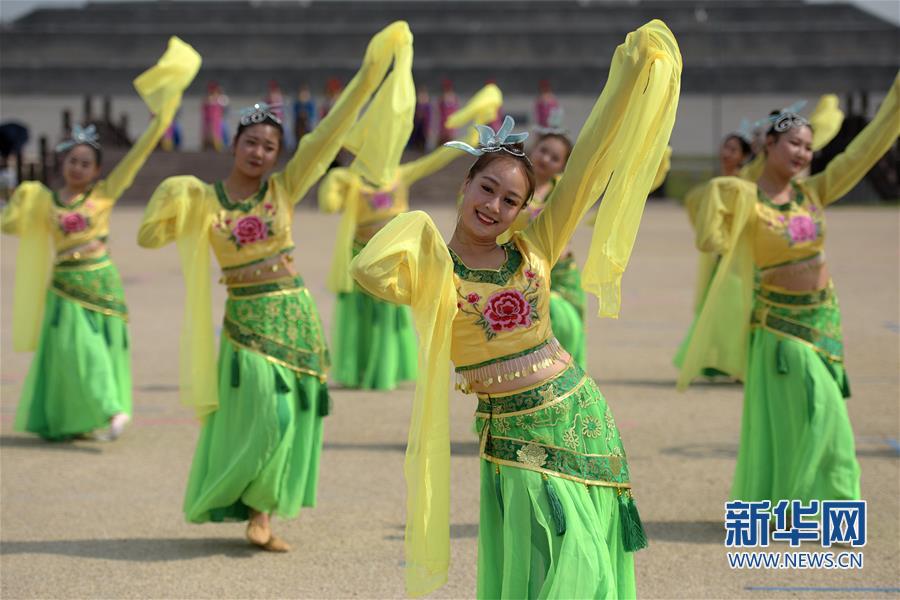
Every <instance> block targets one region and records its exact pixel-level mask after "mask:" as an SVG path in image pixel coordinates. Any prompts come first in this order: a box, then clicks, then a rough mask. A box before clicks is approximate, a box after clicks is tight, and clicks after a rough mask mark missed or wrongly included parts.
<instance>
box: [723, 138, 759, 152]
mask: <svg viewBox="0 0 900 600" xmlns="http://www.w3.org/2000/svg"><path fill="white" fill-rule="evenodd" d="M731 140H737V143H738V144H739V145H740V147H741V154H743V155H744V156H750V155H751V154H752V153H753V149H752V148H751V147H750V142H748V141H747V140H745V139H744V138H743V137H741V136H740V135H738V134H736V133H730V134H728V135H727V136H725V139H724V140H722V145H723V146H724V145H725V144H726V143H727V142H729V141H731Z"/></svg>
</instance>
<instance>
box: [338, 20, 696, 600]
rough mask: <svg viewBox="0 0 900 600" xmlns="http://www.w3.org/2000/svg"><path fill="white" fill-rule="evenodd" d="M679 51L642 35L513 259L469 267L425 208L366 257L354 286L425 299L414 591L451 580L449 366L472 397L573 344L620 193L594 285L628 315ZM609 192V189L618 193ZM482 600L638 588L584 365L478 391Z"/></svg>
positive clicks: (630, 523) (414, 445) (416, 428)
mask: <svg viewBox="0 0 900 600" xmlns="http://www.w3.org/2000/svg"><path fill="white" fill-rule="evenodd" d="M680 74H681V56H680V53H679V51H678V46H677V44H676V42H675V39H674V37H673V36H672V34H671V32H670V31H669V30H668V29H667V28H666V26H665V25H664V24H663V23H661V22H660V21H653V22H651V23H649V24H647V25H645V26H644V27H642V28H640V29H638V30H637V31H635V32H633V33H631V34H629V36H628V38H627V39H626V41H625V43H624V44H623V45H622V46H620V47H619V48H618V49H617V51H616V54H615V56H614V57H613V62H612V66H611V68H610V74H609V79H608V82H607V85H606V87H605V89H604V90H603V93H602V94H601V95H600V98H599V100H598V101H597V104H596V106H595V107H594V109H593V111H592V113H591V115H590V116H589V118H588V121H587V123H586V124H585V126H584V128H583V130H582V131H581V134H580V136H579V138H578V141H577V142H576V144H575V147H574V149H573V151H572V155H571V158H570V159H569V162H568V166H567V168H566V171H565V174H564V175H563V177H562V178H561V179H560V181H559V183H558V184H557V185H556V187H555V188H554V191H553V194H552V196H551V197H550V199H549V201H548V202H547V206H546V208H545V209H544V210H543V211H542V212H541V214H540V215H538V217H537V218H536V219H534V220H533V221H531V222H530V223H529V225H528V226H527V227H526V228H525V230H524V231H522V232H520V233H516V234H515V235H513V237H512V239H511V240H510V241H509V242H507V243H505V244H503V248H504V249H505V250H506V261H505V262H504V264H503V265H502V266H501V268H500V269H497V270H482V269H470V268H468V267H467V266H466V265H465V264H463V262H462V261H461V260H460V259H459V258H458V257H456V256H455V255H454V254H453V253H452V252H451V251H450V250H449V249H448V247H447V245H446V244H445V243H444V241H443V240H442V239H441V236H440V234H439V232H438V231H437V229H436V227H435V226H434V224H433V223H432V221H431V220H430V219H429V218H428V216H427V215H425V214H424V213H421V212H412V213H408V214H404V215H400V216H398V217H396V218H395V219H394V220H393V221H391V222H390V223H389V224H388V225H387V226H386V227H384V228H383V229H382V230H381V231H380V232H378V233H377V234H376V235H375V236H374V237H373V238H372V239H371V240H370V241H369V243H368V244H366V247H365V248H363V249H362V251H361V252H360V253H359V254H358V255H357V257H356V258H355V259H354V260H353V265H352V272H353V276H354V278H355V279H356V281H357V282H358V283H359V285H360V286H362V287H363V288H364V289H365V290H366V291H368V292H369V293H371V294H373V295H375V296H377V297H379V298H382V299H384V300H386V301H390V302H397V303H403V304H409V305H410V306H411V309H412V313H413V318H414V320H415V323H416V330H417V332H418V334H419V343H420V355H419V356H420V360H419V381H418V382H417V386H416V397H415V402H414V406H413V414H412V422H411V424H410V432H409V444H408V447H407V456H406V467H405V471H406V481H407V486H408V499H407V527H406V585H407V591H408V592H409V593H410V594H412V595H421V594H425V593H428V592H430V591H432V590H434V589H435V588H437V587H439V586H440V585H442V584H443V583H444V582H445V581H446V577H447V568H448V563H449V482H450V477H449V464H450V438H449V409H448V392H447V388H448V383H449V381H448V372H447V363H448V362H449V361H451V360H452V361H453V363H454V364H455V365H456V371H457V376H458V377H459V383H460V387H461V388H462V389H463V390H464V391H465V390H468V389H470V386H471V385H472V384H473V383H475V382H478V383H479V385H480V386H482V387H486V388H487V389H488V390H489V389H491V386H493V385H494V384H495V383H497V382H499V381H504V382H511V381H516V380H517V379H521V378H522V377H523V376H525V375H527V374H528V373H534V372H537V370H538V369H539V368H542V367H543V366H547V365H549V364H551V363H552V362H553V360H554V359H555V358H558V357H559V356H561V355H564V351H563V350H562V348H561V346H560V344H559V342H558V341H557V340H556V338H555V337H554V336H553V331H552V329H551V326H550V302H551V299H550V297H551V294H550V290H549V283H550V276H551V271H552V268H553V265H555V264H556V263H557V262H558V260H559V258H560V256H561V255H562V254H563V252H564V251H565V248H566V247H567V245H568V243H569V239H570V238H571V236H572V234H573V232H574V231H575V228H576V227H577V226H578V223H579V222H580V221H581V220H582V217H583V215H584V213H585V211H586V210H587V209H588V208H589V207H590V206H591V204H593V203H594V202H595V201H596V199H597V198H598V197H600V196H601V195H603V196H604V200H603V202H602V203H601V205H600V209H599V212H600V216H599V218H598V219H597V220H596V222H595V225H594V237H593V242H592V245H591V250H590V253H589V255H588V259H587V262H586V263H585V264H586V266H585V269H584V273H583V275H584V277H583V282H584V287H585V289H586V290H587V291H590V292H593V293H594V294H596V295H597V296H598V297H599V299H600V313H601V315H602V316H610V317H615V316H616V315H617V314H618V311H619V304H620V282H621V277H622V274H623V272H624V269H625V267H626V265H627V263H628V258H629V256H630V254H631V250H632V246H633V244H634V239H635V236H636V234H637V228H638V225H639V223H640V218H641V214H642V212H643V206H644V202H645V200H646V198H647V194H648V193H649V191H650V185H651V182H652V180H653V178H654V175H655V173H656V166H657V165H658V164H659V162H660V160H661V158H662V155H663V152H664V150H665V147H666V143H667V142H668V138H669V135H670V133H671V130H672V126H673V124H674V118H675V111H676V106H677V103H678V94H679V83H680ZM604 192H605V195H604ZM478 401H479V408H478V411H477V412H476V415H475V416H476V427H477V429H478V431H479V433H480V438H481V451H480V455H481V459H482V462H481V519H480V524H479V552H478V589H477V594H478V596H479V597H481V598H507V597H514V598H520V597H541V598H609V597H634V595H635V587H634V568H633V561H632V556H631V554H630V552H631V551H634V550H637V549H639V548H641V547H642V546H643V545H644V544H645V543H646V540H645V537H644V533H643V529H642V527H641V525H640V518H639V517H638V515H637V509H636V507H635V504H634V500H633V498H632V495H631V483H630V475H629V468H628V463H627V460H626V458H625V452H624V450H623V447H622V443H621V439H620V436H619V433H618V430H617V428H616V426H615V422H614V420H613V417H612V413H611V411H610V410H609V407H608V406H607V403H606V400H605V399H604V398H603V396H602V394H601V393H600V392H599V390H598V389H597V387H596V385H595V383H594V382H593V380H592V379H591V378H590V377H587V376H585V374H584V372H583V371H582V370H581V368H580V367H578V366H577V365H576V364H574V363H571V364H570V365H569V367H568V369H566V370H564V371H563V372H562V373H560V374H558V375H557V376H554V377H550V378H548V379H546V380H544V381H541V382H539V383H537V384H535V385H529V386H522V388H521V389H517V390H513V391H507V392H503V393H497V394H491V393H485V394H481V393H480V394H478Z"/></svg>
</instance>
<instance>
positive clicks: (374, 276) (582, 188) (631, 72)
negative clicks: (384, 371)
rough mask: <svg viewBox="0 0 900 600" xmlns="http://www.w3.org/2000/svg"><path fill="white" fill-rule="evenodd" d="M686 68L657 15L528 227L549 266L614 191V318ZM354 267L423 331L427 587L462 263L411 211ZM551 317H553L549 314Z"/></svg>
mask: <svg viewBox="0 0 900 600" xmlns="http://www.w3.org/2000/svg"><path fill="white" fill-rule="evenodd" d="M680 75H681V55H680V53H679V50H678V45H677V43H676V42H675V38H674V36H673V35H672V33H671V32H670V31H669V29H668V28H667V27H666V26H665V24H664V23H662V22H661V21H651V22H650V23H648V24H647V25H645V26H643V27H641V28H640V29H638V30H637V31H635V32H632V33H631V34H629V35H628V37H627V38H626V40H625V43H624V44H622V45H621V46H619V47H618V48H617V50H616V53H615V55H614V56H613V60H612V66H611V69H610V74H609V79H608V81H607V84H606V87H605V88H604V91H603V93H602V94H601V95H600V98H599V99H598V101H597V104H596V105H595V107H594V110H593V111H592V112H591V116H590V117H589V118H588V121H587V123H586V124H585V126H584V129H583V130H582V132H581V135H580V136H579V138H578V141H577V142H576V144H575V147H574V148H573V151H572V155H571V157H570V159H569V162H568V165H567V167H566V171H565V173H564V174H563V177H562V179H561V180H560V182H559V184H558V185H557V186H556V188H555V189H554V191H553V192H552V195H551V200H549V201H548V203H547V208H545V209H544V210H543V211H542V212H541V214H540V215H539V216H538V217H537V218H536V219H535V220H534V221H532V222H531V223H530V224H529V226H528V227H527V229H526V230H525V232H524V233H523V234H521V235H523V236H524V237H525V238H526V240H527V245H528V246H529V247H530V248H534V250H535V252H536V254H538V255H540V256H541V257H542V262H543V264H544V267H543V268H544V269H545V270H547V271H549V268H550V266H552V264H553V263H555V262H556V261H557V260H558V258H559V256H560V253H562V252H563V250H564V249H565V247H566V245H567V244H568V242H569V239H570V237H571V236H572V233H573V232H574V230H575V227H576V226H577V224H578V222H579V221H580V220H581V218H582V217H583V216H584V214H585V212H586V211H587V210H588V209H589V208H590V206H591V205H592V204H593V203H594V202H595V201H596V199H597V198H598V197H600V196H601V195H603V194H604V192H606V195H605V196H604V200H603V203H602V206H601V211H602V215H601V218H600V219H598V223H597V225H596V226H595V232H594V238H593V240H592V245H591V253H590V258H589V260H588V266H587V267H586V268H585V274H586V276H587V277H588V282H589V284H588V286H589V287H588V289H590V290H591V291H594V293H597V294H598V295H599V296H600V299H601V314H603V315H606V316H615V315H617V314H618V309H619V297H620V294H619V285H620V280H621V276H622V272H623V271H624V269H625V266H626V265H627V262H628V257H629V255H630V253H631V246H632V244H633V243H634V238H635V235H636V233H637V227H638V224H639V222H640V217H641V213H642V210H643V206H644V203H645V200H646V198H647V194H648V193H649V191H650V185H651V183H652V182H653V179H654V175H655V174H656V172H657V166H658V165H659V164H660V161H661V160H662V157H663V153H664V152H665V148H666V145H667V143H668V140H669V136H670V134H671V130H672V126H673V124H674V117H675V110H676V106H677V102H678V95H679V88H680ZM351 268H352V273H353V277H354V278H355V279H356V281H357V282H358V283H359V284H360V286H362V287H363V288H364V289H365V290H366V291H368V292H369V293H371V294H372V295H374V296H376V297H379V298H381V299H384V300H387V301H390V302H395V303H405V304H410V305H411V307H412V312H413V315H414V318H415V320H416V327H417V330H418V333H419V342H420V344H419V348H420V352H421V354H420V359H419V360H420V363H419V365H420V366H419V373H420V379H419V383H418V384H417V386H416V397H415V404H414V408H413V416H412V420H411V423H410V431H409V444H408V447H407V454H406V481H407V489H408V497H407V527H406V565H407V567H406V587H407V592H408V593H410V594H411V595H416V596H418V595H423V594H426V593H428V592H430V591H432V590H434V589H435V588H437V587H439V586H440V585H442V584H443V583H444V582H445V581H446V578H447V569H448V566H449V481H450V476H449V471H448V469H449V458H450V455H449V453H450V447H449V442H448V437H449V424H448V421H449V414H448V407H447V402H448V400H447V396H448V389H447V388H448V364H447V363H448V361H449V358H450V346H451V343H452V338H453V336H452V327H453V322H454V318H455V315H456V310H457V309H456V306H455V303H456V288H455V286H454V284H453V281H454V280H453V263H452V260H451V258H450V255H449V252H448V250H447V247H446V245H445V243H444V242H443V240H442V239H441V237H440V235H439V233H438V231H437V229H436V227H435V226H434V224H433V223H432V222H431V220H430V219H429V218H428V216H427V215H425V214H424V213H421V212H411V213H407V214H405V215H400V216H398V217H396V218H395V219H394V220H392V221H391V222H390V223H389V224H388V225H386V226H385V227H384V228H383V229H382V230H381V231H379V232H378V233H377V234H376V235H375V236H374V237H373V238H372V239H371V240H370V241H369V242H368V243H367V244H366V247H365V248H363V250H362V251H361V252H360V253H359V255H357V257H356V258H355V259H354V260H353V263H352V267H351ZM542 317H543V318H545V319H546V320H549V314H548V315H542ZM542 341H543V340H540V339H534V340H530V339H528V340H525V339H521V340H520V343H522V344H524V343H526V342H527V343H530V344H531V346H534V345H536V344H539V343H540V342H542ZM461 352H465V351H464V350H462V351H461ZM462 358H465V357H464V356H463V357H461V360H462Z"/></svg>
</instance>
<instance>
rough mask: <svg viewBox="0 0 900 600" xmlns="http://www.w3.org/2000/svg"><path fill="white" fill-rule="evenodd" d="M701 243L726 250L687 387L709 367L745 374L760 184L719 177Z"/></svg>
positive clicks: (696, 334)
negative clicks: (756, 211)
mask: <svg viewBox="0 0 900 600" xmlns="http://www.w3.org/2000/svg"><path fill="white" fill-rule="evenodd" d="M702 196H703V197H702V200H701V201H700V203H699V208H698V213H697V221H696V230H697V231H696V234H697V248H698V249H699V250H701V251H703V252H717V253H719V254H721V255H722V258H721V259H720V261H719V265H718V268H717V269H716V273H715V276H714V277H713V278H712V282H711V283H710V285H709V289H708V291H707V293H706V297H705V298H704V299H703V302H702V305H701V306H700V309H699V311H698V312H697V316H696V319H695V321H694V327H693V331H692V334H691V338H690V340H688V342H687V344H686V348H685V352H684V355H683V359H682V363H681V371H680V373H679V375H678V382H677V387H678V389H679V390H684V389H685V388H687V386H688V385H690V383H691V381H692V380H693V379H694V378H695V377H697V376H698V375H699V374H700V372H701V370H702V369H703V368H704V367H714V368H716V369H718V370H720V371H723V372H725V373H728V374H729V375H731V376H732V377H736V378H737V379H740V380H743V379H744V376H745V373H746V367H747V350H748V347H749V344H750V337H749V336H750V311H751V310H752V308H753V248H752V244H751V231H752V223H753V215H754V212H753V211H754V209H755V203H756V185H754V184H752V183H750V182H748V181H744V180H743V179H740V178H738V177H717V178H715V179H713V180H712V181H710V182H709V183H708V184H707V185H706V186H705V187H704V188H703V192H702Z"/></svg>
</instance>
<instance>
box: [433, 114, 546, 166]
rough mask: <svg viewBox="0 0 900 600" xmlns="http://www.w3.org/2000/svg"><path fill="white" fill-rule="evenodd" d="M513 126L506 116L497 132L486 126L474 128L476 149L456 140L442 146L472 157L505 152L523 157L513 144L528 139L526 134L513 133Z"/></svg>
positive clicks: (512, 122) (511, 119) (511, 120)
mask: <svg viewBox="0 0 900 600" xmlns="http://www.w3.org/2000/svg"><path fill="white" fill-rule="evenodd" d="M515 125H516V122H515V121H514V120H513V118H512V117H511V116H509V115H506V118H504V119H503V125H501V126H500V129H499V130H497V131H494V130H493V129H492V128H491V127H490V126H488V125H476V126H475V129H477V130H478V147H477V148H473V147H472V146H470V145H468V144H467V143H465V142H459V141H456V140H454V141H452V142H447V143H445V144H444V145H445V146H449V147H451V148H456V149H457V150H462V151H463V152H468V153H469V154H471V155H472V156H481V155H482V154H484V153H485V152H506V153H507V154H512V155H513V156H525V152H523V151H522V150H519V149H518V148H516V147H514V144H521V143H522V142H524V141H525V140H526V139H528V133H527V132H523V133H513V132H512V130H513V127H515Z"/></svg>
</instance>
